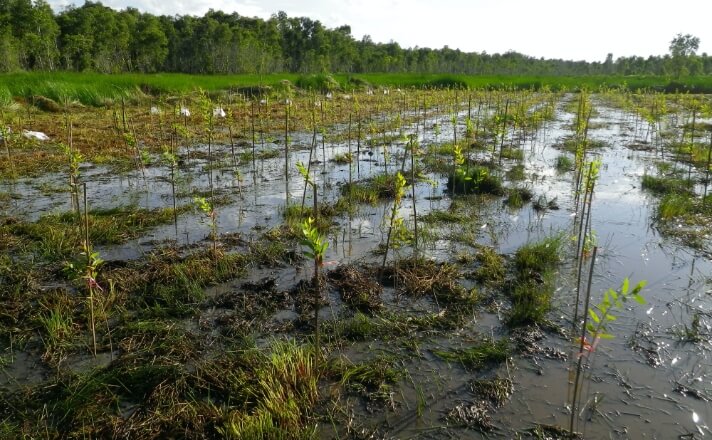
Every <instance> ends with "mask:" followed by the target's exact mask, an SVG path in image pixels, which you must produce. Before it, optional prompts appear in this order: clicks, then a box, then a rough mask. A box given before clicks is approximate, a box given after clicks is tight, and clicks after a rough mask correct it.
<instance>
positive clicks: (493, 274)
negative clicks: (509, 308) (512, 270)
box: [473, 247, 506, 286]
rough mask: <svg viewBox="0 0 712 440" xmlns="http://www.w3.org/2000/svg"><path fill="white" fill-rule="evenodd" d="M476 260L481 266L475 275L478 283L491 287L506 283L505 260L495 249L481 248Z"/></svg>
mask: <svg viewBox="0 0 712 440" xmlns="http://www.w3.org/2000/svg"><path fill="white" fill-rule="evenodd" d="M475 260H476V261H477V262H478V263H479V264H480V265H479V267H478V268H477V269H475V272H474V274H473V275H474V278H475V279H476V280H477V281H479V282H481V283H483V284H486V285H490V286H496V285H499V284H501V283H502V282H503V281H504V276H505V274H506V267H505V264H504V258H503V257H502V256H501V255H500V254H498V253H497V251H495V250H494V249H493V248H491V247H483V248H481V249H480V250H479V252H477V255H476V256H475Z"/></svg>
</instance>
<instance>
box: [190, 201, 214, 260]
mask: <svg viewBox="0 0 712 440" xmlns="http://www.w3.org/2000/svg"><path fill="white" fill-rule="evenodd" d="M193 203H195V206H197V207H198V209H199V210H200V211H201V212H202V213H203V214H205V216H206V217H207V218H208V219H209V221H210V236H211V238H212V241H213V256H214V257H217V252H218V242H217V240H218V223H217V212H216V211H215V207H213V205H212V204H211V203H210V202H209V201H208V199H206V198H205V197H194V198H193Z"/></svg>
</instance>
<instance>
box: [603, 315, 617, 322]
mask: <svg viewBox="0 0 712 440" xmlns="http://www.w3.org/2000/svg"><path fill="white" fill-rule="evenodd" d="M605 318H606V321H615V320H616V319H618V318H616V317H615V316H614V315H609V314H606V316H605Z"/></svg>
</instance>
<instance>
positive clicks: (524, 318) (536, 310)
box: [508, 272, 554, 327]
mask: <svg viewBox="0 0 712 440" xmlns="http://www.w3.org/2000/svg"><path fill="white" fill-rule="evenodd" d="M553 278H554V277H553V273H552V272H545V273H544V274H535V275H533V276H531V277H530V278H522V279H519V280H517V281H516V282H515V284H514V286H513V288H512V291H511V292H510V295H511V297H512V309H511V310H510V312H509V316H508V324H509V325H510V326H513V327H517V326H521V325H530V324H538V323H543V322H545V321H546V315H547V313H549V311H550V310H551V298H552V295H553V292H554V289H553V287H554V285H553Z"/></svg>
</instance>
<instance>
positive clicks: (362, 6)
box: [49, 0, 712, 61]
mask: <svg viewBox="0 0 712 440" xmlns="http://www.w3.org/2000/svg"><path fill="white" fill-rule="evenodd" d="M49 3H50V5H52V7H53V8H54V9H55V10H61V8H62V7H64V6H66V5H67V4H70V3H75V4H78V5H81V4H82V3H83V1H82V0H49ZM102 3H103V4H105V5H107V6H110V7H112V8H116V9H123V8H125V7H127V6H132V7H135V8H137V9H139V10H141V11H146V12H151V13H154V14H166V15H175V14H180V15H185V14H192V15H202V14H204V13H205V12H206V11H207V10H208V9H210V8H213V9H219V10H223V11H225V12H237V13H239V14H240V15H246V16H251V17H252V16H258V17H262V18H269V16H270V15H271V14H273V13H276V12H277V11H285V12H286V13H287V14H288V15H290V16H307V17H310V18H313V19H317V20H319V21H321V22H322V23H323V24H325V25H326V26H327V27H332V28H333V27H336V26H340V25H343V24H348V25H350V26H351V30H352V34H353V36H354V37H355V38H357V39H360V38H361V37H363V36H364V35H370V36H371V38H372V39H373V40H374V41H377V42H388V41H390V40H393V41H397V42H398V43H400V44H401V46H403V47H414V46H419V47H432V48H441V47H443V46H445V45H448V46H449V47H451V48H459V49H461V50H464V51H468V52H470V51H475V52H482V51H486V52H488V53H495V52H499V53H502V52H506V51H508V50H515V51H517V52H521V53H524V54H527V55H531V56H535V57H545V58H563V59H574V60H579V59H586V60H588V61H603V60H604V59H605V57H606V54H607V53H609V52H611V53H613V55H614V57H615V58H617V57H619V56H630V55H640V56H644V57H647V56H648V55H661V54H665V53H667V51H668V46H669V43H670V40H671V39H672V38H673V37H674V36H675V35H676V34H678V33H684V34H686V33H690V34H693V35H695V36H697V37H699V38H700V40H701V44H700V50H699V53H702V52H707V53H711V54H712V25H710V24H709V23H710V17H712V1H710V0H676V1H669V0H668V1H664V2H663V1H661V0H648V1H640V0H615V1H614V0H596V1H594V2H590V1H589V2H582V1H576V0H539V1H536V0H489V1H484V0H469V1H468V0H437V1H428V0H339V1H330V0H301V1H288V0H175V1H165V0H104V1H102Z"/></svg>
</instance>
